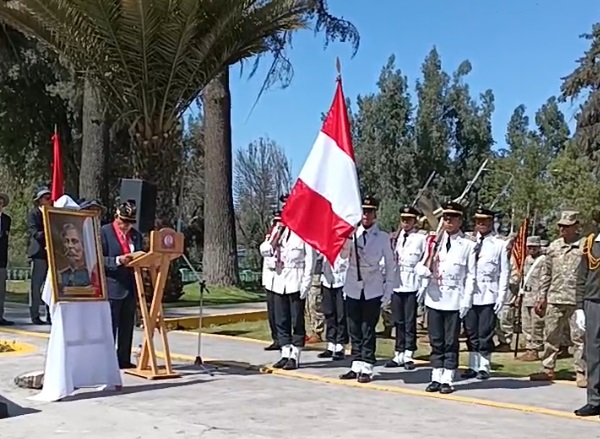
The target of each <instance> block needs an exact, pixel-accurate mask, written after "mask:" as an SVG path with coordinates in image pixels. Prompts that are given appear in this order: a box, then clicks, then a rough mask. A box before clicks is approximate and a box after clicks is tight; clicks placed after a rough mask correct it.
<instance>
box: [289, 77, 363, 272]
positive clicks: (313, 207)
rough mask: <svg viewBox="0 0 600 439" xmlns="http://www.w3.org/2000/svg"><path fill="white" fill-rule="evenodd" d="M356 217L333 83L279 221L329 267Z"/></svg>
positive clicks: (346, 131)
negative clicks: (320, 122) (326, 108)
mask: <svg viewBox="0 0 600 439" xmlns="http://www.w3.org/2000/svg"><path fill="white" fill-rule="evenodd" d="M361 217H362V203H361V197H360V191H359V187H358V174H357V172H356V163H355V160H354V149H353V148H352V137H351V134H350V121H349V120H348V110H347V108H346V101H345V99H344V92H343V91H342V81H341V79H339V78H338V81H337V89H336V91H335V97H334V98H333V104H332V105H331V108H330V109H329V113H328V114H327V117H326V118H325V122H323V127H322V128H321V131H320V132H319V135H318V136H317V140H316V142H315V144H314V145H313V147H312V150H311V151H310V154H309V155H308V158H307V159H306V162H305V163H304V167H303V168H302V170H301V171H300V175H299V176H298V180H297V181H296V184H295V185H294V187H293V188H292V191H291V192H290V196H289V198H288V199H287V201H286V203H285V206H284V208H283V212H282V215H281V219H282V221H283V223H284V224H285V225H286V226H287V227H288V228H289V229H290V230H292V231H293V232H294V233H296V234H297V235H298V236H299V237H300V238H302V240H303V241H304V242H306V243H307V244H309V245H310V246H311V247H312V248H314V249H315V250H317V251H319V252H320V253H321V254H323V256H325V257H326V258H327V260H328V261H329V262H330V263H331V264H333V263H334V261H335V259H336V258H337V257H338V255H339V254H340V251H341V250H342V247H343V246H344V242H345V241H346V239H347V238H349V237H350V236H351V235H352V232H353V231H354V228H355V227H356V224H357V223H358V222H359V221H360V219H361Z"/></svg>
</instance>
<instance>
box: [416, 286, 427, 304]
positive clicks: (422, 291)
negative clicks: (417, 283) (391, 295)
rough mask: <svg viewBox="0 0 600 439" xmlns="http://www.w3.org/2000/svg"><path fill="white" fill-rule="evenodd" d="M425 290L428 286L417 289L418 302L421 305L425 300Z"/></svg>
mask: <svg viewBox="0 0 600 439" xmlns="http://www.w3.org/2000/svg"><path fill="white" fill-rule="evenodd" d="M425 290H426V288H420V289H419V291H417V303H418V304H419V305H422V304H423V302H424V300H425Z"/></svg>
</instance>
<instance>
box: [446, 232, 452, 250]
mask: <svg viewBox="0 0 600 439" xmlns="http://www.w3.org/2000/svg"><path fill="white" fill-rule="evenodd" d="M450 247H452V244H451V243H450V236H448V237H447V239H446V252H449V251H450Z"/></svg>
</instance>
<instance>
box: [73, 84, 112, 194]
mask: <svg viewBox="0 0 600 439" xmlns="http://www.w3.org/2000/svg"><path fill="white" fill-rule="evenodd" d="M82 119H83V120H82V131H83V136H82V137H83V139H82V142H81V170H80V172H79V196H80V197H83V198H86V199H88V200H91V199H96V200H100V201H101V202H102V203H103V204H104V205H107V203H108V201H109V200H108V178H107V176H108V174H107V172H108V162H107V161H108V154H107V150H108V141H109V127H108V123H107V121H106V114H105V112H104V104H103V102H102V98H101V96H100V94H99V93H98V91H97V90H96V89H95V88H94V86H93V85H92V84H91V82H90V81H88V80H86V81H85V85H84V89H83V115H82Z"/></svg>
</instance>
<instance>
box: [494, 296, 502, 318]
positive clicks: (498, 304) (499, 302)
mask: <svg viewBox="0 0 600 439" xmlns="http://www.w3.org/2000/svg"><path fill="white" fill-rule="evenodd" d="M503 306H504V300H502V299H498V300H497V301H496V303H495V304H494V314H496V315H497V314H498V313H499V312H500V310H501V309H502V307H503Z"/></svg>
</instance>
